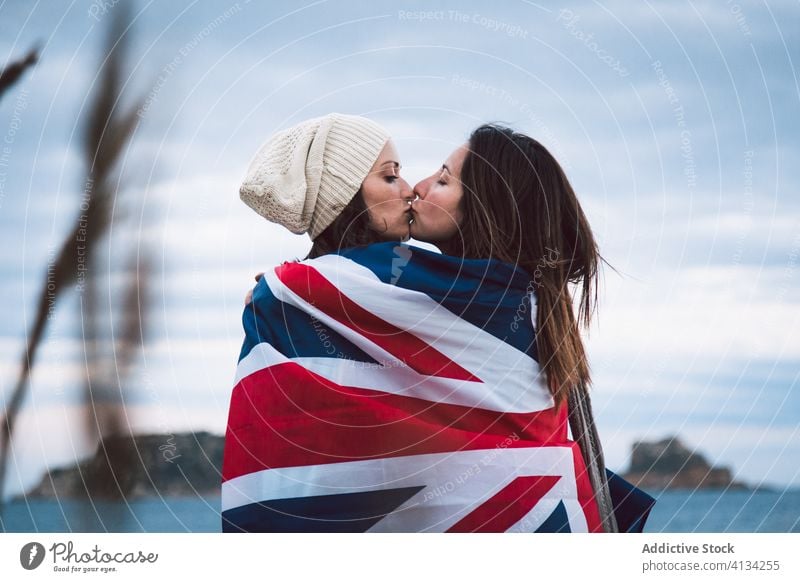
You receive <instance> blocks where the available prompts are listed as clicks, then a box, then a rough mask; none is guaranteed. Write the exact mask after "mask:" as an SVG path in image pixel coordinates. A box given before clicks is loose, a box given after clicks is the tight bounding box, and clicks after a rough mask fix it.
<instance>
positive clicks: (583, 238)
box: [449, 124, 603, 405]
mask: <svg viewBox="0 0 800 582" xmlns="http://www.w3.org/2000/svg"><path fill="white" fill-rule="evenodd" d="M468 146H469V151H468V152H467V155H466V157H465V159H464V163H463V166H462V169H461V182H462V185H463V190H464V195H463V197H462V211H463V216H464V220H463V222H462V224H461V228H460V232H459V234H458V235H456V237H458V239H459V240H455V237H454V240H452V241H450V242H449V246H450V248H451V249H456V250H455V252H462V253H463V256H464V257H465V258H495V259H498V260H501V261H504V262H508V263H512V264H514V265H517V266H520V267H522V268H523V269H525V271H527V273H528V275H530V277H531V283H532V284H533V285H532V288H533V290H534V292H535V294H536V300H537V306H538V308H537V314H536V328H537V329H536V347H537V353H538V358H539V364H540V366H542V369H543V370H544V372H545V373H546V375H547V382H548V386H549V388H550V392H551V393H552V395H553V397H554V400H555V402H556V404H557V405H560V404H561V403H563V402H564V401H565V400H566V398H567V396H568V394H569V392H570V390H572V389H573V388H575V387H576V386H578V385H580V384H583V385H585V386H587V387H588V385H589V384H590V382H591V378H590V373H589V364H588V362H587V359H586V351H585V349H584V346H583V341H582V340H581V336H580V329H579V328H580V327H581V325H583V326H585V327H588V325H589V322H590V320H591V317H592V313H593V311H594V310H595V308H596V306H597V276H598V265H599V263H600V261H603V258H602V257H601V256H600V254H599V252H598V248H597V244H596V243H595V240H594V236H593V235H592V230H591V228H590V227H589V222H588V221H587V219H586V216H585V215H584V213H583V210H582V209H581V206H580V204H579V203H578V199H577V197H576V196H575V192H574V191H573V189H572V186H571V185H570V183H569V181H568V180H567V177H566V175H565V174H564V171H563V170H562V169H561V166H560V165H559V164H558V162H557V161H556V160H555V158H554V157H553V156H552V155H551V154H550V152H548V151H547V149H546V148H545V147H544V146H543V145H542V144H540V143H539V142H538V141H536V140H535V139H533V138H531V137H529V136H527V135H524V134H521V133H518V132H515V131H513V130H512V129H509V128H507V127H503V126H500V125H495V124H487V125H482V126H480V127H478V128H477V129H476V130H475V131H473V132H472V134H471V135H470V137H469V142H468ZM569 283H573V284H576V285H577V286H578V288H579V289H580V301H579V304H578V315H577V318H576V316H575V313H574V311H573V299H572V295H571V293H570V289H569V288H568V284H569ZM529 288H531V286H529Z"/></svg>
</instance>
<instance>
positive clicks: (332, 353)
mask: <svg viewBox="0 0 800 582" xmlns="http://www.w3.org/2000/svg"><path fill="white" fill-rule="evenodd" d="M242 325H243V326H244V332H245V338H244V342H243V343H242V350H241V352H240V353H239V361H241V360H242V358H244V357H245V356H247V354H249V353H250V350H252V349H253V348H254V347H255V346H256V345H258V344H259V343H261V342H264V341H268V342H269V343H270V345H272V347H274V348H275V349H276V350H278V351H279V352H280V353H281V354H283V355H284V356H286V357H287V358H300V357H304V358H314V357H316V358H344V359H347V360H355V361H358V362H368V363H370V364H377V361H376V360H375V359H373V358H371V357H370V356H368V355H367V354H366V352H364V351H362V350H360V349H359V348H358V347H357V346H355V345H353V343H352V342H349V341H347V340H346V339H345V338H344V337H343V336H342V335H340V334H339V333H337V332H336V331H334V330H333V329H330V328H329V327H328V326H325V325H323V324H322V323H321V322H319V321H318V320H316V319H314V318H313V317H312V316H310V315H309V314H307V313H304V312H303V311H301V310H299V309H297V308H296V307H293V306H291V305H289V304H287V303H284V302H282V301H278V300H277V299H276V298H275V296H274V295H273V293H272V291H271V290H270V288H269V285H267V282H266V279H264V278H263V277H262V278H261V279H259V281H258V283H257V284H256V286H255V287H254V288H253V301H252V303H250V304H249V305H247V306H246V307H245V308H244V313H242Z"/></svg>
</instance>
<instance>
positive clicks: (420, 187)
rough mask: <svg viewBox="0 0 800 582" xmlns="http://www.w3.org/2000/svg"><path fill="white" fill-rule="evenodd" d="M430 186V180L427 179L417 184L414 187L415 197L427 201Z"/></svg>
mask: <svg viewBox="0 0 800 582" xmlns="http://www.w3.org/2000/svg"><path fill="white" fill-rule="evenodd" d="M429 186H430V178H426V179H424V180H422V181H420V182H417V185H416V186H414V196H415V197H416V198H419V199H421V200H424V199H425V196H427V195H428V188H429Z"/></svg>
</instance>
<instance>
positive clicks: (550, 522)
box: [534, 501, 572, 533]
mask: <svg viewBox="0 0 800 582" xmlns="http://www.w3.org/2000/svg"><path fill="white" fill-rule="evenodd" d="M534 533H572V530H571V529H570V527H569V517H568V516H567V509H566V507H564V502H563V501H559V502H558V506H557V507H556V508H555V509H554V510H553V513H551V514H550V517H548V518H547V519H545V520H544V523H542V525H540V526H539V527H538V528H537V530H536V532H534Z"/></svg>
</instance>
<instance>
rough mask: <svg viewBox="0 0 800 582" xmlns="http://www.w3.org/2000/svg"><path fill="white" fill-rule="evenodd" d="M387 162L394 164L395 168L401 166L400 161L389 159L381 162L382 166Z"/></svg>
mask: <svg viewBox="0 0 800 582" xmlns="http://www.w3.org/2000/svg"><path fill="white" fill-rule="evenodd" d="M386 164H392V165H393V166H394V167H395V168H400V162H395V161H394V160H387V161H385V162H383V163H382V164H381V166H385V165H386Z"/></svg>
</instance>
